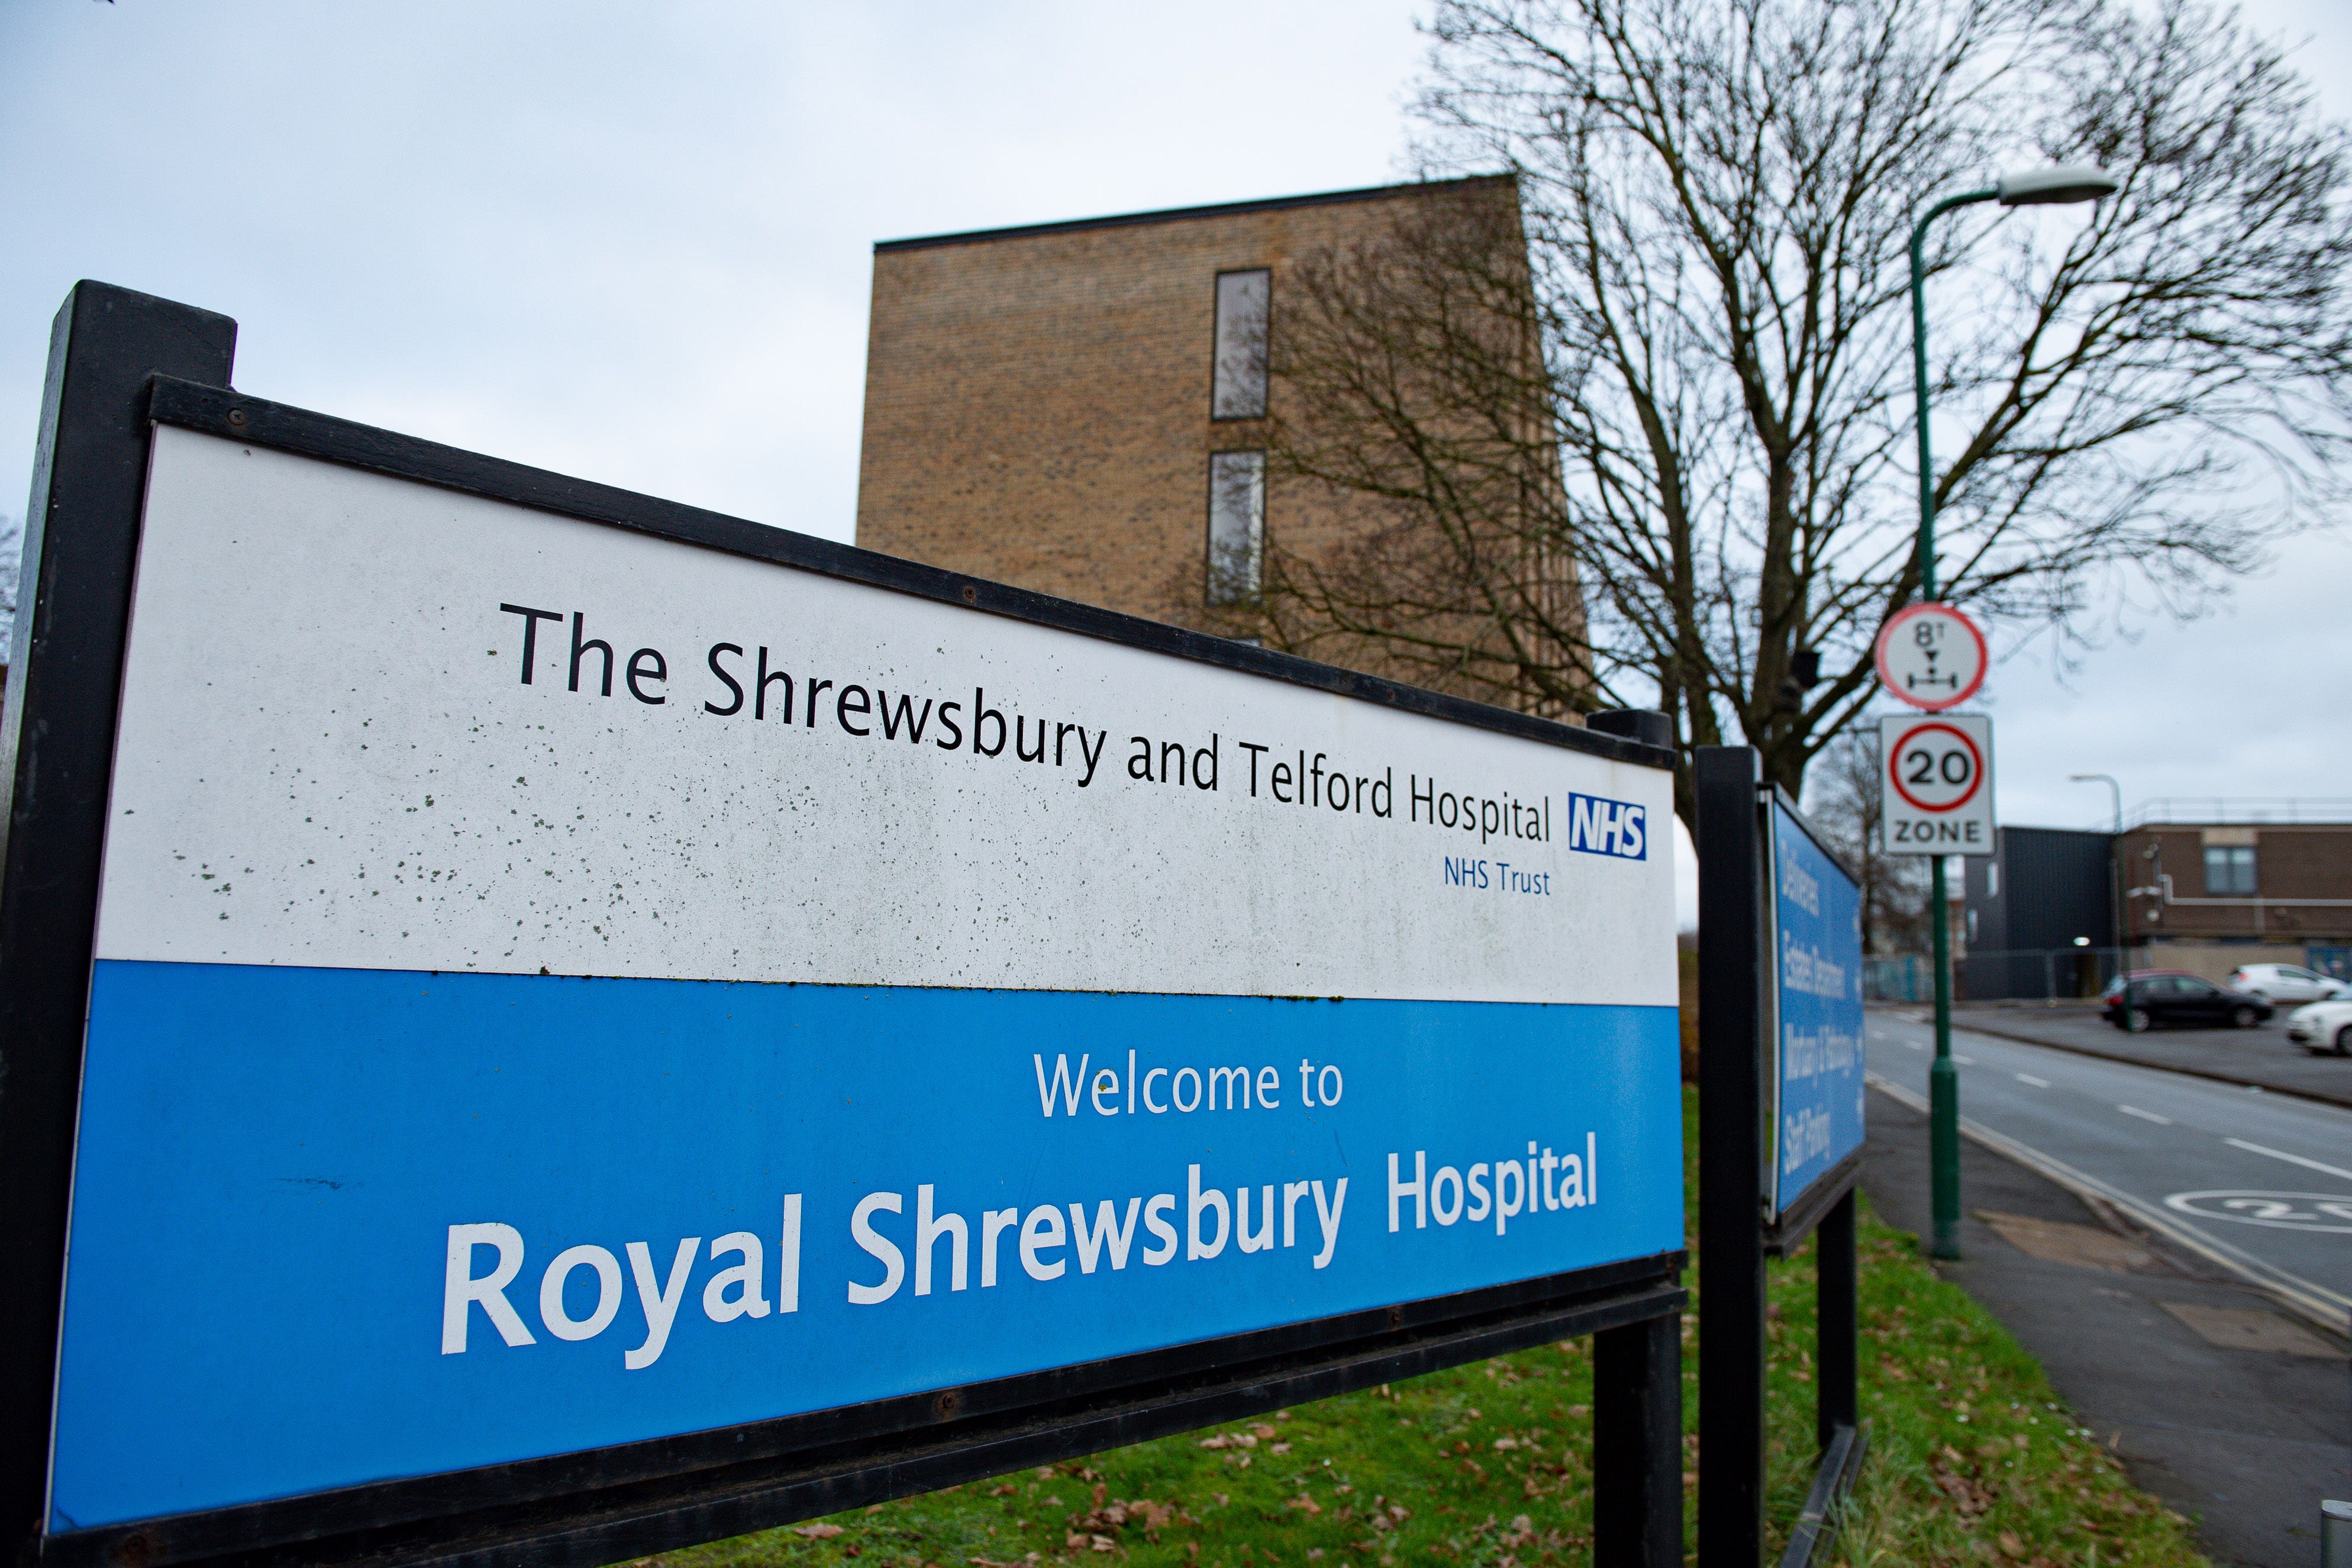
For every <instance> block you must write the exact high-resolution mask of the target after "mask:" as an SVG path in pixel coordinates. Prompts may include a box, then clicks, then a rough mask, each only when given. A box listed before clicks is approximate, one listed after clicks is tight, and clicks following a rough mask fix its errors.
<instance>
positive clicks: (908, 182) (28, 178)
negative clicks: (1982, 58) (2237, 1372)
mask: <svg viewBox="0 0 2352 1568" xmlns="http://www.w3.org/2000/svg"><path fill="white" fill-rule="evenodd" d="M1416 10H1417V7H1415V6H1413V5H1400V4H1394V3H1392V0H1312V3H1294V4H1276V5H1266V4H1263V3H1250V4H1238V3H1234V0H1192V4H1189V5H1183V6H1151V7H1145V6H1118V5H1102V4H1100V3H1099V0H1097V3H1093V4H1082V3H1076V0H1072V3H1068V4H1052V3H1045V0H1033V3H1028V4H999V5H992V6H987V7H972V6H954V5H928V6H925V5H870V6H816V5H718V4H702V3H696V0H669V3H667V4H664V5H609V4H597V3H593V0H563V3H562V4H561V5H556V4H539V3H527V0H503V3H501V4H498V5H482V4H480V3H479V0H469V3H467V4H464V5H453V4H433V3H425V0H409V3H405V4H402V5H396V6H395V5H365V4H345V5H336V6H331V7H329V6H296V5H283V4H280V5H257V4H255V5H240V4H217V3H212V0H121V3H120V4H113V5H105V4H96V3H93V0H8V3H7V4H6V5H0V148H5V157H4V158H0V213H5V214H6V215H7V218H8V222H7V226H6V228H5V238H0V510H7V511H10V512H15V511H19V510H21V507H22V502H21V501H19V500H17V499H16V498H18V497H21V496H23V495H24V494H25V493H26V484H27V476H28V472H29V468H30V459H31V452H32V445H33V437H34V429H35V425H36V422H37V416H38V410H39V399H40V389H41V375H42V366H43V356H44V350H45V346H46V342H47V332H48V325H49V320H50V317H51V315H52V314H53V313H54V312H55V310H56V309H57V306H58V301H59V300H61V299H62V298H63V296H64V294H65V292H66V289H68V287H69V286H70V285H71V283H72V282H73V281H74V279H78V278H96V279H105V280H107V281H110V282H114V283H120V284H123V285H126V286H128V287H131V288H134V289H144V290H147V291H149V292H151V293H156V294H162V295H165V296H168V297H170V298H173V299H178V300H185V301H188V302H189V303H192V304H197V305H203V306H205V307H208V308H210V309H213V310H221V311H224V312H226V313H227V314H229V315H232V316H234V317H236V319H237V321H238V322H239V323H240V338H239V342H238V352H237V372H236V381H237V384H239V385H240V386H243V387H245V388H247V389H248V390H249V391H252V392H254V393H256V394H257V395H263V396H267V397H271V398H275V399H278V400H280V401H284V402H289V403H295V404H300V405H305V406H308V407H312V408H316V409H320V410H322V411H325V412H329V413H332V414H337V415H341V416H346V417H351V418H356V419H361V420H364V421H367V422H369V423H373V424H378V425H383V426H389V427H391V428H393V429H395V430H402V431H406V432H410V433H413V434H415V435H419V436H425V437H431V438H433V439H436V440H440V441H446V442H451V443H454V444H456V445H459V446H463V447H472V448H475V449H477V450H480V451H484V452H488V453H493V454H496V455H498V456H500V457H506V458H516V459H519V460H520V461H523V462H528V463H533V464H538V465H541V466H542V467H546V468H555V469H559V470H562V471H564V472H568V473H572V474H577V475H581V476H583V477H586V478H590V479H601V480H604V481H607V482H609V483H614V484H618V485H625V486H627V487H629V488H631V489H639V490H645V491H649V492H651V493H654V494H656V495H661V496H667V497H670V498H673V499H676V500H685V501H689V502H693V503H696V504H698V505H702V506H708V507H713V508H717V509H719V510H725V511H729V512H733V513H737V514H740V515H742V516H746V517H751V518H755V519H758V520H760V521H765V522H771V523H775V524H779V525H781V526H783V527H787V528H794V529H800V530H803V531H808V532H811V533H817V534H824V535H827V536H830V537H834V538H840V539H846V538H848V537H850V534H851V532H852V524H853V520H854V515H855V507H856V471H857V470H856V463H857V438H858V425H859V410H860V400H861V396H862V389H863V384H864V369H865V333H866V292H867V284H868V278H869V274H870V268H871V251H870V247H871V245H872V243H873V242H874V241H875V240H877V239H885V238H892V237H901V236H907V235H917V234H926V233H936V232H940V231H947V230H955V229H964V228H976V227H989V226H999V225H1005V224H1017V223H1030V222H1037V221H1041V220H1047V219H1054V218H1064V217H1077V216H1090V215H1095V214H1101V213H1110V212H1121V211H1132V210H1138V209H1147V208H1153V207H1164V206H1176V205H1190V204H1194V203H1207V202H1219V201H1232V200H1239V199H1243V198H1246V197H1252V196H1263V195H1286V194H1291V193H1297V192H1305V191H1315V190H1325V189H1333V188H1339V187H1345V186H1350V185H1364V184H1380V183H1382V182H1384V181H1387V180H1390V179H1393V178H1396V177H1398V176H1399V174H1401V173H1402V169H1401V165H1400V163H1399V158H1400V154H1401V153H1402V149H1403V145H1404V137H1405V129H1404V121H1403V117H1402V112H1401V107H1402V100H1403V99H1404V96H1405V93H1406V89H1407V84H1408V83H1409V81H1410V79H1411V77H1412V72H1413V70H1414V68H1416V66H1417V64H1418V63H1419V60H1420V58H1421V55H1422V51H1423V44H1422V41H1421V40H1420V39H1419V38H1418V37H1416V36H1415V34H1414V33H1413V31H1412V17H1413V16H1414V15H1415V13H1416ZM2248 15H2249V16H2251V17H2252V20H2253V22H2254V23H2255V25H2256V26H2259V27H2261V28H2263V29H2264V30H2266V31H2270V32H2273V33H2274V34H2279V35H2283V36H2285V37H2293V38H2308V40H2309V41H2308V42H2307V43H2306V44H2305V45H2304V46H2303V47H2302V48H2301V51H2300V53H2299V55H2298V58H2299V61H2300V63H2301V64H2302V66H2303V68H2304V69H2305V73H2306V74H2307V75H2309V76H2311V77H2312V78H2313V79H2315V80H2317V81H2318V82H2320V83H2321V84H2322V90H2323V93H2324V94H2325V95H2326V96H2325V99H2324V101H2325V102H2326V105H2327V108H2328V110H2329V112H2330V113H2331V114H2333V115H2334V116H2336V117H2337V118H2339V119H2342V118H2352V6H2346V5H2342V4H2340V3H2336V0H2329V3H2326V4H2311V5H2288V4H2283V3H2281V0H2267V3H2265V4H2263V5H2252V6H2250V7H2248ZM2347 533H2352V530H2347ZM2347 533H2339V534H2337V535H2336V536H2333V537H2315V538H2307V539H2305V540H2301V541H2297V542H2294V543H2292V544H2290V545H2289V546H2287V547H2286V548H2285V549H2284V550H2282V551H2281V552H2280V553H2279V556H2278V560H2277V563H2276V565H2275V566H2274V567H2273V569H2272V570H2270V571H2268V572H2266V573H2265V574H2263V575H2261V576H2259V577H2257V578H2255V579H2253V580H2251V581H2248V582H2246V583H2244V584H2242V586H2241V588H2240V589H2239V591H2238V592H2237V594H2236V595H2235V596H2234V599H2233V600H2232V601H2231V603H2229V604H2228V605H2224V606H2223V607H2221V608H2220V609H2219V610H2217V611H2216V612H2215V613H2213V614H2211V615H2210V616H2206V617H2205V618H2204V619H2202V620H2200V621H2198V622H2196V623H2193V624H2190V625H2189V626H2175V625H2172V624H2169V623H2164V622H2153V621H2148V620H2145V619H2142V620H2139V621H2137V623H2136V626H2135V630H2134V635H2132V636H2130V637H2118V638H2116V639H2113V640H2111V641H2110V643H2109V644H2108V645H2107V646H2105V647H2102V648H2099V649H2097V650H2095V651H2093V652H2091V653H2089V654H2087V655H2084V656H2083V657H2082V658H2081V661H2080V664H2079V667H2078V668H2074V670H2072V671H2071V672H2062V671H2060V670H2058V669H2056V668H2053V665H2052V663H2051V661H2050V660H2049V658H2048V657H2047V650H2046V648H2042V647H2037V646H2034V645H2030V644H2029V645H2027V646H2025V647H2023V648H2022V649H2021V650H2018V651H2012V652H2011V654H2010V656H2009V657H2008V658H2006V659H2005V660H2004V662H2002V663H2001V664H2000V667H1999V668H1997V670H1996V671H1995V673H1994V676H1993V679H1992V680H1991V682H1990V686H1989V689H1988V694H1987V697H1986V699H1985V701H1984V704H1983V706H1984V707H1985V708H1986V709H1987V710H1989V711H1990V712H1991V713H1993V714H1994V715H1995V717H1996V719H1997V721H1998V731H1997V732H1998V737H1999V748H1998V753H1997V763H1996V775H1997V783H1998V786H1999V795H2000V812H2001V816H2002V818H2003V820H2005V821H2010V822H2018V823H2034V824H2051V825H2059V826H2078V825H2088V824H2093V823H2096V822H2099V821H2102V820H2104V818H2105V815H2106V811H2107V805H2106V800H2107V797H2106V794H2105V790H2104V789H2103V788H2099V787H2095V786H2090V785H2082V784H2069V783H2067V782H2066V775H2067V774H2068V773H2082V772H2099V773H2114V774H2116V775H2117V776H2118V777H2119V778H2120V779H2121V780H2122V781H2123V788H2124V793H2125V798H2126V807H2127V808H2129V807H2131V806H2133V805H2136V804H2137V803H2138V802H2140V801H2143V800H2147V799H2149V798H2153V797H2158V796H2168V795H2169V796H2179V795H2227V796H2247V795H2303V796H2324V795H2352V722H2347V720H2352V711H2347V709H2352V701H2347V672H2352V544H2347ZM2009 646H2010V647H2012V648H2013V649H2014V648H2016V647H2017V645H2016V642H2015V639H2014V638H2013V637H2012V638H2011V642H2010V645H2009Z"/></svg>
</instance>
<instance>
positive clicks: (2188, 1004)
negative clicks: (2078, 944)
mask: <svg viewBox="0 0 2352 1568" xmlns="http://www.w3.org/2000/svg"><path fill="white" fill-rule="evenodd" d="M2271 1011H2272V1009H2271V1005H2270V1004H2269V1003H2268V1002H2265V1001H2263V999H2262V998H2261V997H2260V996H2257V995H2255V994H2253V993H2252V992H2251V991H2231V990H2225V989H2223V988H2222V987H2221V986H2219V985H2216V984H2213V983H2212V982H2211V981H2210V980H2206V979H2202V978H2200V977H2199V976H2197V975H2194V974H2190V973H2187V972H2186V971H2184V970H2179V969H2139V970H2134V971H2133V972H2132V973H2129V974H2126V975H2125V976H2123V977H2121V978H2120V979H2116V980H2111V981H2109V982H2108V983H2107V988H2106V990H2105V991H2104V992H2102V993H2101V994H2100V996H2099V1016H2101V1017H2102V1018H2105V1020H2106V1021H2107V1022H2108V1023H2110V1024H2113V1025H2114V1026H2116V1028H2118V1029H2123V1030H2126V1031H2127V1032H2129V1033H2131V1034H2135V1035H2136V1034H2138V1033H2139V1032H2140V1031H2141V1030H2143V1029H2146V1028H2148V1027H2149V1026H2153V1025H2157V1024H2179V1025H2188V1026H2198V1025H2205V1026H2217V1025H2221V1024H2233V1025H2235V1026H2238V1027H2239V1028H2241V1029H2251V1028H2252V1027H2253V1026H2255V1025H2256V1024H2259V1023H2261V1022H2262V1021H2263V1019H2265V1018H2267V1017H2269V1016H2271Z"/></svg>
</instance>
